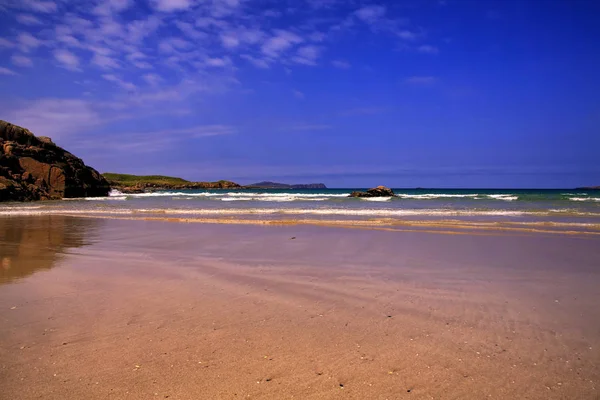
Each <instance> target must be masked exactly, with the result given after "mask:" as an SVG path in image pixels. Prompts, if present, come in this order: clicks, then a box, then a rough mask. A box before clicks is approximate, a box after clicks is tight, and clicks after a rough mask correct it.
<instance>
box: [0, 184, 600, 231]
mask: <svg viewBox="0 0 600 400" xmlns="http://www.w3.org/2000/svg"><path fill="white" fill-rule="evenodd" d="M353 190H364V189H305V190H283V189H261V190H181V191H159V192H154V193H142V194H127V195H126V194H123V193H120V192H118V191H113V192H111V195H110V196H109V197H106V198H86V199H70V200H62V201H48V202H36V203H26V204H24V203H11V204H3V205H1V206H0V216H18V215H46V214H60V215H82V216H103V217H110V216H117V217H128V216H129V217H136V218H141V217H145V216H146V217H157V216H162V217H165V218H167V217H168V218H176V217H182V218H212V219H216V218H230V219H236V218H237V219H240V218H251V219H266V220H269V219H286V220H290V219H291V220H294V219H319V220H327V219H335V220H340V219H342V220H343V219H348V220H350V219H352V220H375V219H386V220H388V221H389V220H398V221H404V220H431V219H463V220H468V221H479V220H482V221H510V222H513V223H514V222H531V221H537V222H540V223H543V222H562V223H573V224H581V225H600V191H599V190H564V189H552V190H539V189H493V190H492V189H453V190H446V189H411V190H406V189H395V190H394V191H395V192H396V194H397V195H398V197H394V198H391V197H384V198H349V197H348V195H349V194H350V192H352V191H353Z"/></svg>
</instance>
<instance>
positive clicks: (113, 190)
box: [108, 189, 125, 197]
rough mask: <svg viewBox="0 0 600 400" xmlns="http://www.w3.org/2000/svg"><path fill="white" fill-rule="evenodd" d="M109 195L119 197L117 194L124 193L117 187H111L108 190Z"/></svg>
mask: <svg viewBox="0 0 600 400" xmlns="http://www.w3.org/2000/svg"><path fill="white" fill-rule="evenodd" d="M108 195H109V196H115V197H119V196H124V195H125V193H123V192H120V191H118V190H117V189H111V191H110V192H108Z"/></svg>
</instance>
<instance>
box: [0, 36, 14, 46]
mask: <svg viewBox="0 0 600 400" xmlns="http://www.w3.org/2000/svg"><path fill="white" fill-rule="evenodd" d="M14 46H15V44H14V43H13V42H11V41H10V40H8V39H4V38H1V37H0V48H2V47H7V48H11V47H14Z"/></svg>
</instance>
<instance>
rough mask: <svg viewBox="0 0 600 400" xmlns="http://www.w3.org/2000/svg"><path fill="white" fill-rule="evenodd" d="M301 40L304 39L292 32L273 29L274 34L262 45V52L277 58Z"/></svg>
mask: <svg viewBox="0 0 600 400" xmlns="http://www.w3.org/2000/svg"><path fill="white" fill-rule="evenodd" d="M303 41H304V39H302V38H301V37H300V36H298V35H296V34H295V33H293V32H290V31H286V30H282V29H278V30H276V31H275V35H274V36H272V37H271V38H269V39H267V41H266V42H265V43H264V44H263V45H262V47H261V50H262V52H263V54H265V55H267V56H269V57H272V58H277V57H279V55H280V54H281V53H282V52H284V51H286V50H288V49H289V48H291V47H293V46H294V45H296V44H298V43H302V42H303Z"/></svg>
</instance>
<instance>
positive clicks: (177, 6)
mask: <svg viewBox="0 0 600 400" xmlns="http://www.w3.org/2000/svg"><path fill="white" fill-rule="evenodd" d="M152 4H153V6H154V7H156V9H157V10H158V11H165V12H171V11H182V10H187V9H188V8H190V7H191V6H192V1H191V0H152Z"/></svg>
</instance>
